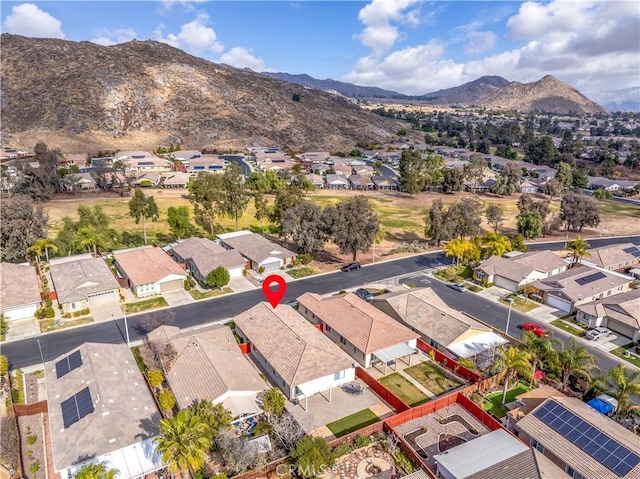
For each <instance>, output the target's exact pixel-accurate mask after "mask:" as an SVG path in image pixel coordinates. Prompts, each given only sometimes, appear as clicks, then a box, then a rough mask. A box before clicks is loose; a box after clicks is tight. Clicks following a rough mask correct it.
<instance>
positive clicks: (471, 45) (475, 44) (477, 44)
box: [464, 31, 496, 55]
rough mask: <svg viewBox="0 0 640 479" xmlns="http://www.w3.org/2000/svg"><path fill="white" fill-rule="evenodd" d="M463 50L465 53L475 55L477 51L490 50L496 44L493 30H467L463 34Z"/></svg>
mask: <svg viewBox="0 0 640 479" xmlns="http://www.w3.org/2000/svg"><path fill="white" fill-rule="evenodd" d="M465 38H466V42H465V44H464V52H465V53H466V54H467V55H477V54H478V53H482V52H486V51H487V50H491V49H492V48H493V46H494V45H495V44H496V34H495V33H493V32H489V31H487V32H469V33H467V35H466V36H465Z"/></svg>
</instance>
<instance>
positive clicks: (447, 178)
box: [442, 167, 464, 193]
mask: <svg viewBox="0 0 640 479" xmlns="http://www.w3.org/2000/svg"><path fill="white" fill-rule="evenodd" d="M442 186H443V187H444V191H445V193H455V192H456V191H462V188H463V186H464V172H463V171H462V169H461V168H455V167H454V168H447V169H445V170H444V178H443V180H442Z"/></svg>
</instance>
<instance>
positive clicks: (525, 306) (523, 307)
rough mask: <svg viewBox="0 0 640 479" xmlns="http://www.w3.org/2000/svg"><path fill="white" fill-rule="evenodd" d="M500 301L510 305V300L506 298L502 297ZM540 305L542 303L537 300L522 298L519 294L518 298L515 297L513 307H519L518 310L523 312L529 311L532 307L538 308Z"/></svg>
mask: <svg viewBox="0 0 640 479" xmlns="http://www.w3.org/2000/svg"><path fill="white" fill-rule="evenodd" d="M512 299H513V298H512ZM500 302H501V303H502V304H504V305H505V306H509V302H508V301H504V300H502V299H501V300H500ZM538 306H540V305H539V304H538V303H536V302H535V301H531V300H530V299H525V298H521V297H519V296H518V297H517V298H515V300H514V301H513V309H517V310H518V311H522V312H523V313H526V312H529V311H531V310H532V309H536V308H537V307H538Z"/></svg>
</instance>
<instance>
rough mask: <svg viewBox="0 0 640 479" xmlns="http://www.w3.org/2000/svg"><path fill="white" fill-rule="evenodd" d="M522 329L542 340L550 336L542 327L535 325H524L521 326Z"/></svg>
mask: <svg viewBox="0 0 640 479" xmlns="http://www.w3.org/2000/svg"><path fill="white" fill-rule="evenodd" d="M522 329H523V330H524V331H531V332H532V333H533V334H535V335H536V336H538V337H539V338H544V337H546V336H549V335H550V334H551V333H550V332H549V331H547V330H546V329H544V328H543V327H542V326H540V325H539V324H536V323H524V324H523V325H522Z"/></svg>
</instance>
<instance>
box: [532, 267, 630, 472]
mask: <svg viewBox="0 0 640 479" xmlns="http://www.w3.org/2000/svg"><path fill="white" fill-rule="evenodd" d="M595 274H598V273H594V274H593V275H590V276H594V275H595ZM599 274H602V273H599ZM603 276H604V275H603ZM533 415H534V416H535V417H536V418H538V419H539V420H540V421H542V422H543V423H544V424H546V425H547V426H549V427H550V428H551V429H553V430H554V431H556V432H557V433H559V434H561V435H562V436H563V437H564V438H565V439H567V440H568V441H569V442H571V443H572V444H575V445H576V446H577V447H579V448H580V449H582V450H583V451H584V452H585V453H587V454H589V455H590V456H591V457H593V458H594V459H595V460H597V461H598V462H599V463H600V464H602V465H603V466H604V467H606V468H607V469H609V470H610V471H613V472H614V473H615V474H617V475H618V476H620V477H623V476H625V475H627V474H628V473H629V471H631V470H632V469H633V468H634V467H636V466H637V465H638V464H640V456H638V454H636V453H635V452H632V451H631V450H629V448H627V447H626V446H623V445H622V444H620V443H619V442H618V441H616V440H615V439H613V438H612V437H609V436H608V435H607V434H605V433H603V432H601V431H600V430H598V429H596V428H595V427H592V426H591V425H589V424H588V423H586V422H585V421H584V420H583V419H582V418H580V417H579V416H577V415H575V414H574V413H572V412H571V411H569V410H568V409H567V408H565V407H564V406H562V405H561V404H559V403H557V402H555V401H553V400H550V401H547V402H546V403H544V404H543V405H542V406H541V407H539V408H538V409H537V410H536V411H534V413H533Z"/></svg>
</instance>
